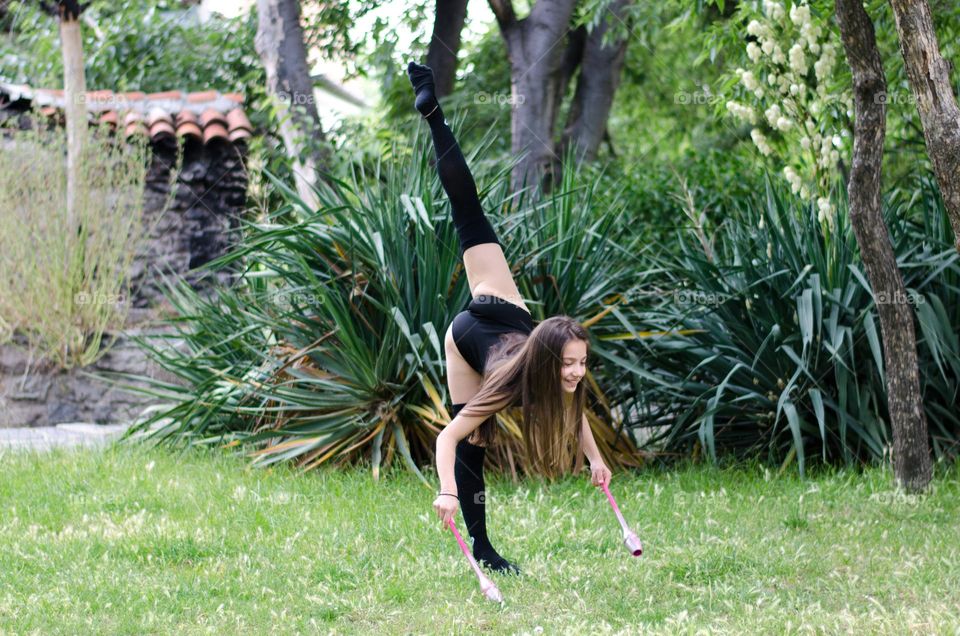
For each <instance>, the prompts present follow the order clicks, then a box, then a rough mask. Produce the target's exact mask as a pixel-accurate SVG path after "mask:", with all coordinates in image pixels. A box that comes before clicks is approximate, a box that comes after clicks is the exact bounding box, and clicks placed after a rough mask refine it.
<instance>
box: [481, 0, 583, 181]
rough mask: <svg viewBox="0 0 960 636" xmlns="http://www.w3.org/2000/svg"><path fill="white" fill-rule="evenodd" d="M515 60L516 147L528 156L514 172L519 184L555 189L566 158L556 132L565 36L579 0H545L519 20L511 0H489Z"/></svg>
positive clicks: (512, 77)
mask: <svg viewBox="0 0 960 636" xmlns="http://www.w3.org/2000/svg"><path fill="white" fill-rule="evenodd" d="M488 2H489V4H490V8H491V9H492V10H493V13H494V15H495V16H496V18H497V24H498V25H499V27H500V33H501V34H502V35H503V39H504V41H505V42H506V45H507V55H508V56H509V59H510V85H511V95H510V97H511V99H510V102H511V126H510V132H511V144H510V146H511V151H512V153H513V154H514V155H515V156H522V157H523V158H522V159H521V160H520V162H518V163H517V165H516V166H514V169H513V173H512V175H511V181H512V186H513V188H514V189H518V188H521V187H523V186H525V185H533V184H538V183H539V184H540V185H541V186H542V187H544V188H545V189H549V187H550V184H551V182H552V180H553V175H554V172H555V169H556V167H557V166H558V165H559V162H560V157H559V156H558V155H557V153H556V149H555V143H554V139H553V131H554V127H555V124H556V121H557V111H558V108H559V105H560V100H559V98H558V95H559V91H558V84H559V83H561V82H562V67H563V53H564V50H565V46H564V39H565V37H566V35H567V33H568V31H569V25H570V18H571V16H572V14H573V8H574V5H575V4H576V0H539V1H538V2H537V3H536V4H535V5H534V6H533V8H532V9H531V10H530V14H529V15H528V16H527V17H525V18H523V19H522V20H517V18H516V14H515V13H514V11H513V5H512V2H511V1H510V0H488Z"/></svg>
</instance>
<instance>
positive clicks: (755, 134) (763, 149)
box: [750, 128, 773, 156]
mask: <svg viewBox="0 0 960 636" xmlns="http://www.w3.org/2000/svg"><path fill="white" fill-rule="evenodd" d="M750 138H751V139H753V143H754V144H755V145H756V146H757V149H758V150H759V151H760V154H762V155H764V156H766V155H769V154H771V153H772V152H773V148H771V147H770V142H768V141H767V138H766V137H765V136H764V135H763V133H762V132H760V129H759V128H754V129H753V130H751V131H750Z"/></svg>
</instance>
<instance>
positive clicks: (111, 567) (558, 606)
mask: <svg viewBox="0 0 960 636" xmlns="http://www.w3.org/2000/svg"><path fill="white" fill-rule="evenodd" d="M891 483H892V479H891V475H890V473H889V471H888V470H883V469H880V468H872V469H869V470H866V471H865V472H858V471H852V470H843V471H840V470H829V471H820V472H819V473H817V474H814V475H812V476H810V477H808V478H807V479H806V480H801V479H800V478H799V477H798V476H796V475H795V474H794V471H792V470H788V471H787V472H786V473H785V474H784V475H782V476H777V475H776V474H775V472H774V473H772V472H771V471H769V470H767V469H765V468H763V467H762V466H758V465H751V466H747V467H742V466H741V467H739V468H730V469H720V468H715V467H709V466H702V465H699V466H698V465H685V466H682V467H680V468H677V469H673V470H665V469H648V470H645V471H642V472H640V473H639V474H635V475H629V476H628V475H626V474H622V473H620V474H615V475H614V479H613V482H612V484H611V490H612V492H613V493H614V495H615V496H616V497H617V499H618V502H619V504H620V507H621V508H622V509H623V512H624V514H625V516H626V517H627V520H628V521H629V522H630V523H631V524H632V526H633V527H634V530H635V531H636V532H637V533H638V534H639V535H640V537H641V538H642V539H643V541H644V547H645V550H646V553H645V555H644V556H642V557H640V558H633V557H630V556H629V554H628V553H627V552H626V550H625V549H624V547H623V545H622V544H621V543H620V537H619V527H618V526H617V524H616V521H615V518H614V516H613V514H612V512H611V510H610V508H609V506H608V504H607V502H606V498H605V497H604V496H603V494H602V493H601V492H600V491H599V490H596V489H594V488H593V487H592V486H590V485H589V482H588V479H587V478H586V476H579V477H571V478H567V479H565V480H562V481H560V482H557V483H554V484H550V485H545V484H543V483H542V482H538V481H525V482H521V483H519V484H517V483H512V482H510V481H509V480H508V479H505V478H504V479H495V480H492V483H491V480H489V479H488V502H489V524H490V527H491V537H492V538H493V539H494V543H495V545H497V547H498V548H500V549H501V552H502V553H503V554H504V555H505V556H507V557H508V558H511V559H513V560H515V561H517V562H518V563H519V565H520V566H521V567H522V568H523V569H524V575H523V576H522V577H520V578H516V577H508V578H505V577H495V580H496V581H497V583H498V585H499V586H500V589H501V590H502V592H503V594H504V596H505V597H506V603H505V605H504V606H503V607H502V608H499V607H497V606H495V605H491V604H490V602H489V601H486V600H485V599H484V598H483V597H482V595H481V594H480V592H479V589H478V587H477V584H476V581H475V579H474V577H473V575H472V573H471V572H470V570H469V568H468V565H467V562H466V560H465V559H464V558H463V556H462V554H461V553H460V551H459V549H458V548H457V545H456V542H455V541H454V540H453V537H452V536H451V534H450V532H449V530H445V529H444V528H442V527H441V525H440V522H439V520H438V519H437V518H436V517H435V516H434V514H433V511H432V509H431V505H430V504H431V501H432V499H433V497H432V494H431V491H430V490H428V489H427V488H425V487H424V486H423V485H422V484H420V483H419V482H418V481H417V480H416V479H415V478H413V477H411V476H410V475H408V474H406V473H403V472H391V473H390V474H388V475H387V476H386V478H385V479H383V480H382V481H381V482H380V483H374V482H373V481H372V480H371V477H370V475H369V472H368V471H365V470H362V469H357V470H350V471H330V470H324V471H318V472H314V473H310V474H306V475H300V476H298V475H296V474H295V473H294V471H292V470H290V469H289V468H278V469H276V470H272V471H269V472H267V471H264V470H248V469H247V468H246V466H245V463H244V461H243V460H242V459H238V458H235V457H228V456H225V455H221V454H219V453H216V452H200V451H192V452H190V453H188V454H185V455H179V456H178V455H176V454H173V453H171V452H169V451H165V450H162V449H145V448H129V447H119V446H118V447H112V448H109V449H105V450H104V449H100V450H97V449H94V450H91V449H75V450H74V449H67V450H64V449H57V450H54V451H52V452H48V453H43V454H38V453H36V452H16V453H13V452H6V453H5V454H3V455H2V461H0V541H2V545H3V550H2V551H0V633H14V634H56V633H64V634H148V633H149V634H178V635H186V634H208V633H214V634H224V633H231V634H237V635H239V634H253V633H280V634H287V633H290V634H294V633H310V634H312V633H323V634H326V633H337V634H340V633H343V634H354V633H359V634H406V633H417V634H419V633H441V634H448V633H462V634H475V633H491V634H499V633H509V634H514V633H529V634H534V633H544V634H556V633H571V634H584V633H623V634H635V633H669V634H674V633H695V632H698V631H706V632H708V633H738V634H739V633H777V634H780V633H822V632H827V633H837V632H850V633H857V634H860V633H891V634H894V633H896V634H900V633H904V632H918V633H932V632H936V633H960V632H958V630H960V618H958V616H960V497H958V494H960V467H958V466H952V467H949V468H946V467H943V466H940V467H938V475H937V479H936V482H935V487H934V489H933V491H932V492H931V493H930V494H928V495H925V496H922V497H910V496H905V495H903V494H899V493H897V492H896V491H894V490H892V488H891ZM459 525H460V526H461V529H462V521H461V522H460V524H459Z"/></svg>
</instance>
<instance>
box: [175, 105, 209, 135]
mask: <svg viewBox="0 0 960 636" xmlns="http://www.w3.org/2000/svg"><path fill="white" fill-rule="evenodd" d="M177 136H178V137H191V138H194V139H202V138H203V129H202V128H200V125H199V124H197V116H196V115H194V114H193V113H191V112H190V111H189V110H184V111H181V112H180V113H179V114H178V115H177Z"/></svg>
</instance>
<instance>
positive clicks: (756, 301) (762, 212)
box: [621, 181, 960, 472]
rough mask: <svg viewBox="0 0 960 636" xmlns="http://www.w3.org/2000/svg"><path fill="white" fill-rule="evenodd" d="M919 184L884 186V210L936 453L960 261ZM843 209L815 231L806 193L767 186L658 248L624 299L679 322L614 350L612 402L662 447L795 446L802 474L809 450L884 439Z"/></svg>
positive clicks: (950, 435)
mask: <svg viewBox="0 0 960 636" xmlns="http://www.w3.org/2000/svg"><path fill="white" fill-rule="evenodd" d="M914 186H915V187H912V188H911V189H907V190H898V191H896V192H895V193H894V194H892V195H890V196H888V197H887V205H886V206H885V208H886V211H887V215H886V216H887V222H888V224H889V226H890V228H891V236H892V240H893V243H894V249H895V251H896V253H897V258H898V264H899V266H900V269H901V271H902V272H903V275H904V279H905V284H906V288H907V290H908V298H907V299H899V301H908V302H911V303H912V304H913V306H914V307H915V310H916V315H917V325H918V329H917V335H918V341H919V342H918V353H919V357H920V372H921V380H922V390H923V400H924V405H925V408H926V413H927V418H928V420H929V424H930V432H931V441H932V443H933V447H934V450H935V452H936V453H937V454H938V455H942V454H944V453H946V452H948V451H950V450H951V449H954V450H955V448H956V445H957V441H958V436H960V419H958V416H957V414H956V412H955V409H954V408H953V407H954V406H955V405H956V403H957V399H958V395H957V386H958V382H957V380H958V378H960V346H958V339H957V335H956V334H957V331H958V325H960V285H958V282H960V264H958V257H957V253H956V251H955V250H954V249H953V248H952V240H951V238H950V233H949V232H950V230H949V227H948V226H947V224H946V223H947V222H946V216H945V213H944V210H943V206H942V202H941V201H940V199H939V196H938V195H937V191H936V188H935V186H934V185H932V184H931V183H930V182H929V181H923V182H920V183H917V184H914ZM908 192H913V193H914V194H913V195H908V194H907V193H908ZM838 207H839V208H840V211H841V214H838V220H837V227H836V228H835V231H831V232H828V233H825V231H824V229H823V228H822V226H821V224H820V223H818V219H817V217H818V210H817V207H816V205H815V204H811V203H804V202H802V201H801V200H799V199H798V198H797V197H795V196H793V195H792V194H790V193H788V192H786V191H785V190H784V189H783V188H781V187H779V186H776V185H768V187H767V189H766V192H765V193H763V194H761V195H759V196H756V197H754V198H753V199H752V200H748V201H745V202H744V206H743V207H742V209H741V210H740V213H739V215H738V216H737V218H732V219H728V220H726V222H724V223H721V224H718V225H716V226H713V227H712V230H711V229H710V227H709V226H708V227H707V228H705V229H701V230H700V231H689V232H687V233H685V234H681V235H680V236H679V243H680V252H679V255H678V256H676V257H672V256H667V257H664V258H663V259H662V260H661V261H660V263H659V264H660V267H661V270H660V273H658V275H657V280H656V281H655V282H654V283H651V284H650V285H649V286H646V287H644V288H642V289H638V290H636V293H635V298H644V299H645V300H644V302H643V304H642V305H641V304H634V305H632V306H631V307H630V308H629V309H625V311H624V315H626V316H627V317H628V318H629V320H630V321H631V322H632V324H634V325H638V326H641V325H642V326H643V328H646V329H654V330H661V331H664V332H670V333H671V334H676V333H677V332H683V333H685V334H686V335H683V336H679V335H667V336H664V337H662V338H655V339H644V340H640V341H639V346H636V345H634V344H633V343H631V344H630V346H629V347H627V346H625V347H624V348H623V350H622V351H621V355H622V356H623V357H624V358H625V359H629V360H630V361H631V363H630V368H631V369H632V371H633V372H634V373H635V375H634V377H633V378H632V383H633V385H634V388H635V394H634V399H633V400H631V401H629V402H625V403H624V405H623V407H624V409H625V412H626V413H627V414H628V419H629V422H630V424H632V425H634V426H636V427H637V429H636V430H635V433H640V432H642V431H644V429H648V430H646V431H645V432H646V433H649V434H651V435H652V442H653V443H655V444H658V445H660V446H662V448H663V449H665V450H668V451H676V452H684V453H687V452H689V451H690V450H691V449H694V450H697V449H703V450H704V451H705V452H706V453H707V454H708V455H709V456H711V457H712V458H714V459H715V458H716V457H717V456H718V455H719V454H720V453H721V452H730V453H732V454H734V455H738V456H743V455H747V454H755V453H757V452H762V451H764V450H765V451H766V452H767V453H768V456H769V457H770V458H772V459H778V460H781V461H784V460H790V459H792V458H793V457H794V456H796V458H797V459H798V461H799V468H800V471H801V472H802V471H803V469H804V462H805V460H806V459H807V458H809V457H811V456H813V455H818V456H819V457H820V458H821V459H822V460H823V461H842V462H854V461H868V460H870V459H878V458H881V457H883V456H884V455H885V454H887V453H888V452H889V445H890V430H889V424H888V415H887V411H886V385H885V378H884V373H883V359H882V348H881V347H882V343H881V341H880V329H879V324H878V320H877V312H876V309H875V303H876V300H875V298H874V296H873V294H872V293H871V290H870V286H869V284H868V283H867V281H866V278H865V276H864V274H863V271H862V264H861V261H860V258H859V254H858V250H857V246H856V241H855V238H854V236H853V233H852V230H851V228H850V226H849V223H848V220H847V219H848V217H847V214H846V203H845V202H843V201H841V202H839V203H838ZM915 208H920V209H921V210H922V213H919V214H918V213H916V212H913V213H910V210H911V209H915ZM908 217H913V218H914V219H917V218H919V220H911V219H909V218H908ZM895 300H896V299H895ZM648 427H650V428H648ZM651 431H652V433H651Z"/></svg>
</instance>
